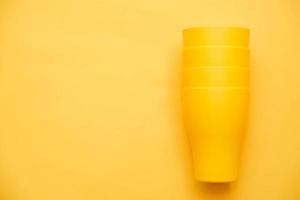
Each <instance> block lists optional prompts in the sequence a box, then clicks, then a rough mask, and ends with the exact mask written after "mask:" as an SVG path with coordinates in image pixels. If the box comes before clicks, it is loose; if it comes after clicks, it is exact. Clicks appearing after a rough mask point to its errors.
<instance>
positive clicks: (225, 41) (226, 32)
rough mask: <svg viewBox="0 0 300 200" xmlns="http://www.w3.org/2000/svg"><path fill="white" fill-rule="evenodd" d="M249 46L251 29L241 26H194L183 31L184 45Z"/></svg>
mask: <svg viewBox="0 0 300 200" xmlns="http://www.w3.org/2000/svg"><path fill="white" fill-rule="evenodd" d="M216 45H217V46H232V47H242V48H245V47H246V48H247V47H248V46H249V29H247V28H240V27H193V28H187V29H185V30H184V31H183V46H184V48H186V47H195V46H216Z"/></svg>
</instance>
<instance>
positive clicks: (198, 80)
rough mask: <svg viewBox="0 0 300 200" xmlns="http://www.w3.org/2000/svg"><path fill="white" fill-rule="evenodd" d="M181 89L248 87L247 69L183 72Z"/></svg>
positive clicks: (225, 68) (222, 68) (218, 68)
mask: <svg viewBox="0 0 300 200" xmlns="http://www.w3.org/2000/svg"><path fill="white" fill-rule="evenodd" d="M182 73H183V80H182V81H183V87H184V88H188V87H209V86H222V87H246V88H247V87H248V86H249V68H248V67H239V68H237V67H227V66H216V67H198V68H186V69H184V70H183V72H182Z"/></svg>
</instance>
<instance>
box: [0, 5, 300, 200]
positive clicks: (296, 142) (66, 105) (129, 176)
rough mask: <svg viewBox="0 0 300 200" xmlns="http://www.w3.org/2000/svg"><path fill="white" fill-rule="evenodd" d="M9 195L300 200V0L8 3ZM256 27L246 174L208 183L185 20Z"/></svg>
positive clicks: (0, 183) (4, 183)
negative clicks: (196, 155)
mask: <svg viewBox="0 0 300 200" xmlns="http://www.w3.org/2000/svg"><path fill="white" fill-rule="evenodd" d="M0 11H1V15H0V16H1V18H0V24H1V26H0V30H1V31H0V47H1V48H0V49H1V52H0V111H1V114H0V120H1V124H0V198H1V199H3V200H298V199H300V50H299V48H300V2H299V1H298V0H264V1H263V0H227V1H224V0H179V1H174V0H164V1H162V0H151V1H149V0H147V1H146V0H126V1H122V0H105V1H104V0H85V1H79V0H11V1H10V0H3V1H1V10H0ZM199 25H200V26H203V25H213V26H216V25H225V26H229V25H233V26H234V25H236V26H244V27H249V28H250V29H251V31H252V32H251V50H252V66H251V67H252V80H251V81H252V89H251V95H252V96H251V112H250V113H251V115H250V121H249V128H248V130H249V131H248V133H247V138H246V142H245V148H244V149H245V150H244V154H243V158H242V166H241V175H240V179H239V181H238V182H236V183H234V184H232V185H211V184H208V185H207V184H200V183H196V182H195V181H194V180H193V177H192V167H191V166H192V165H191V156H190V150H189V145H188V142H187V137H186V134H185V133H184V131H183V125H182V119H181V111H180V93H179V91H180V90H179V86H180V54H181V30H182V29H183V28H186V27H190V26H199Z"/></svg>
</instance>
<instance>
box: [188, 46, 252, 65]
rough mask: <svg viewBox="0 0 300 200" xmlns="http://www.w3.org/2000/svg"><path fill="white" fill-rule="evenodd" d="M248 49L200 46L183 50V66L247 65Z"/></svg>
mask: <svg viewBox="0 0 300 200" xmlns="http://www.w3.org/2000/svg"><path fill="white" fill-rule="evenodd" d="M248 64H249V50H248V49H239V48H231V47H201V48H189V49H185V50H183V66H184V67H195V66H222V65H226V66H248Z"/></svg>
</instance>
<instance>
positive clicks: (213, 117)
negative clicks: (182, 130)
mask: <svg viewBox="0 0 300 200" xmlns="http://www.w3.org/2000/svg"><path fill="white" fill-rule="evenodd" d="M248 41H249V30H248V29H245V28H226V27H224V28H208V27H206V28H201V27H200V28H190V29H185V30H184V32H183V67H182V74H183V83H182V104H183V113H184V123H185V127H186V131H187V133H188V136H189V140H190V144H191V149H192V155H193V163H194V171H195V178H196V179H197V180H199V181H205V182H231V181H234V180H236V179H237V177H238V171H239V170H238V169H239V160H240V156H241V148H242V144H243V138H244V133H245V126H246V122H247V116H248V107H249V105H248V104H249V48H248V43H249V42H248Z"/></svg>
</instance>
